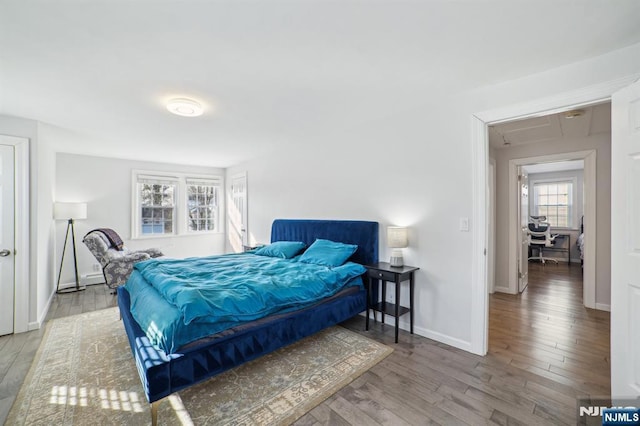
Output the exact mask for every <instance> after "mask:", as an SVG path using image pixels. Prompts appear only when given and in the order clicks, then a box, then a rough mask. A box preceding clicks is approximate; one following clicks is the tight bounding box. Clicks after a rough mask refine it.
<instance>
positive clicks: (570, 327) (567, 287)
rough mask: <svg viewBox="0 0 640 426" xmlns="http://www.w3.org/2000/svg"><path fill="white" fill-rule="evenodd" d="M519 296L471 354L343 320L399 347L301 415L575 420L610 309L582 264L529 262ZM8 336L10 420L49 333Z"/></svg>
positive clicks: (358, 421)
mask: <svg viewBox="0 0 640 426" xmlns="http://www.w3.org/2000/svg"><path fill="white" fill-rule="evenodd" d="M529 282H530V283H529V287H528V288H527V289H526V290H525V292H524V293H523V294H522V295H520V296H512V295H505V294H495V295H492V296H491V298H490V307H491V308H490V322H489V324H490V325H489V328H490V329H489V339H490V343H489V354H488V355H487V356H485V357H481V356H477V355H472V354H469V353H468V352H464V351H462V350H459V349H455V348H452V347H450V346H447V345H444V344H442V343H437V342H435V341H433V340H430V339H426V338H424V337H420V336H417V335H410V334H409V333H408V332H404V331H400V342H399V343H398V344H394V343H393V339H394V333H393V327H391V326H389V325H386V326H383V325H382V324H380V323H377V324H373V327H372V330H370V331H369V332H365V331H364V319H362V318H354V319H352V320H350V321H348V322H346V323H344V325H345V326H346V327H348V328H350V329H352V330H354V331H357V332H360V333H362V334H364V335H366V336H368V337H371V338H373V339H375V340H378V341H381V342H383V343H385V344H388V345H390V346H392V347H393V348H394V349H395V351H394V352H393V353H392V354H391V355H390V356H389V357H387V358H386V359H385V360H383V361H382V362H380V363H379V364H378V365H376V366H375V367H374V368H372V369H371V370H369V371H368V372H366V373H365V374H364V375H362V376H361V377H359V378H358V379H356V380H355V381H354V382H352V383H351V384H350V385H348V386H346V387H345V388H343V389H341V390H340V391H339V392H337V393H336V394H334V395H333V396H331V397H330V398H329V399H327V400H326V401H325V402H323V403H322V404H320V405H319V406H318V407H316V408H314V409H313V410H311V411H310V412H309V413H307V414H306V415H305V416H303V417H302V418H300V419H299V420H298V421H297V422H296V423H295V424H296V425H297V426H306V425H376V424H382V425H406V424H409V425H423V424H445V425H450V424H454V425H455V424H460V425H462V424H470V425H480V424H500V425H507V424H509V425H512V424H514V425H517V424H575V423H576V420H577V419H576V406H577V398H580V397H585V396H591V397H602V396H605V397H608V396H609V394H610V379H609V377H610V364H609V314H608V313H607V312H602V311H595V310H590V309H586V308H584V307H583V306H582V274H581V271H580V267H578V266H576V265H573V266H571V267H568V266H567V265H566V264H564V265H563V264H561V265H553V264H548V265H546V266H544V267H542V266H540V265H537V264H533V263H532V264H530V280H529ZM114 305H115V297H113V296H111V295H109V294H108V291H106V289H105V288H104V287H103V286H90V287H89V288H88V289H87V290H86V291H84V292H80V293H73V294H64V295H58V296H56V298H55V300H54V301H53V303H52V306H51V309H50V311H49V314H48V315H47V319H51V318H58V317H63V316H67V315H74V314H78V313H82V312H88V311H93V310H96V309H103V308H106V307H108V306H114ZM42 334H43V331H42V330H37V331H32V332H29V333H22V334H18V335H12V336H4V337H0V421H2V422H4V419H5V418H6V416H7V414H8V411H9V409H10V407H11V404H12V402H13V400H14V399H15V396H16V394H17V392H18V390H19V388H20V385H21V383H22V381H23V380H24V377H25V375H26V373H27V370H28V368H29V366H30V364H31V361H32V359H33V357H34V355H35V352H36V350H37V348H38V345H39V343H40V340H41V338H42Z"/></svg>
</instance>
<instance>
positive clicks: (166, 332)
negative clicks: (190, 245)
mask: <svg viewBox="0 0 640 426" xmlns="http://www.w3.org/2000/svg"><path fill="white" fill-rule="evenodd" d="M364 272H365V268H364V267H363V266H361V265H358V264H355V263H350V262H347V263H346V264H345V265H342V266H340V267H335V268H329V267H325V266H321V265H315V264H307V263H302V262H298V261H297V258H294V259H280V258H273V257H266V256H256V255H253V254H250V253H241V254H230V255H223V256H210V257H201V258H189V259H151V260H148V261H145V262H140V263H137V264H136V265H135V269H134V272H133V274H132V275H131V277H130V278H129V281H128V282H127V284H126V286H125V287H126V289H127V291H128V292H129V293H130V294H131V313H132V315H133V317H134V318H135V320H136V322H137V323H138V324H139V325H140V326H141V327H142V329H143V330H145V332H146V334H147V336H148V337H149V339H150V340H151V342H152V343H153V344H154V345H156V346H158V347H159V348H160V349H162V350H163V351H165V352H166V353H168V354H169V353H173V352H175V351H176V350H177V349H178V348H179V347H180V346H182V345H185V344H187V343H189V342H192V341H194V340H198V339H200V338H202V337H205V336H208V335H211V334H214V333H217V332H220V331H223V330H226V329H228V328H231V327H233V326H235V325H238V324H240V323H243V322H247V321H252V320H255V319H258V318H263V317H265V316H267V315H270V314H272V313H275V312H287V311H292V310H295V309H300V308H302V307H304V306H308V305H310V304H313V303H316V302H317V301H319V300H321V299H323V298H326V297H329V296H332V295H334V294H335V293H337V292H338V291H340V290H341V289H343V288H345V287H347V286H351V285H360V286H362V280H361V279H360V278H359V277H360V275H361V274H363V273H364Z"/></svg>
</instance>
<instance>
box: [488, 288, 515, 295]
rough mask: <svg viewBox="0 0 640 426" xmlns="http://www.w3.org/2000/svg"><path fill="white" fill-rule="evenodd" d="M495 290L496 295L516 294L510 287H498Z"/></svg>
mask: <svg viewBox="0 0 640 426" xmlns="http://www.w3.org/2000/svg"><path fill="white" fill-rule="evenodd" d="M493 290H494V293H507V294H514V293H512V292H511V290H509V287H502V286H496V287H495V288H494V289H493Z"/></svg>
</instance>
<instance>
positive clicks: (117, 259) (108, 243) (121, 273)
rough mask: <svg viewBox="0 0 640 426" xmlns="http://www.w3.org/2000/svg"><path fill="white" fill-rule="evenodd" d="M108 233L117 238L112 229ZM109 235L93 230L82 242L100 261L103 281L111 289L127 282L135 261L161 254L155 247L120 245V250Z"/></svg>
mask: <svg viewBox="0 0 640 426" xmlns="http://www.w3.org/2000/svg"><path fill="white" fill-rule="evenodd" d="M109 234H110V235H109V236H113V235H115V236H116V237H117V238H118V239H119V237H118V236H117V234H116V233H115V232H114V231H112V230H109ZM109 236H108V235H107V234H106V233H105V232H103V231H101V230H93V231H91V232H89V233H88V234H87V235H85V236H84V238H83V239H82V242H83V243H84V244H85V245H86V246H87V248H88V249H89V251H90V252H91V254H93V256H94V257H95V258H96V259H97V260H98V262H100V265H101V266H102V274H103V275H104V282H105V284H106V285H107V287H109V288H111V289H115V288H117V287H119V286H121V285H124V283H126V282H127V279H128V278H129V275H131V272H132V271H133V265H134V264H135V263H136V262H140V261H143V260H148V259H151V258H153V257H160V256H163V254H162V252H161V251H160V250H159V249H156V248H150V249H146V250H136V251H132V250H129V249H127V248H126V247H124V246H121V250H118V248H117V244H114V242H113V241H112V239H110V238H109ZM120 241H121V240H120Z"/></svg>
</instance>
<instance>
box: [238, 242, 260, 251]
mask: <svg viewBox="0 0 640 426" xmlns="http://www.w3.org/2000/svg"><path fill="white" fill-rule="evenodd" d="M260 247H264V244H256V245H253V246H244V245H243V246H242V251H244V252H247V251H253V250H257V249H259V248H260Z"/></svg>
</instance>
